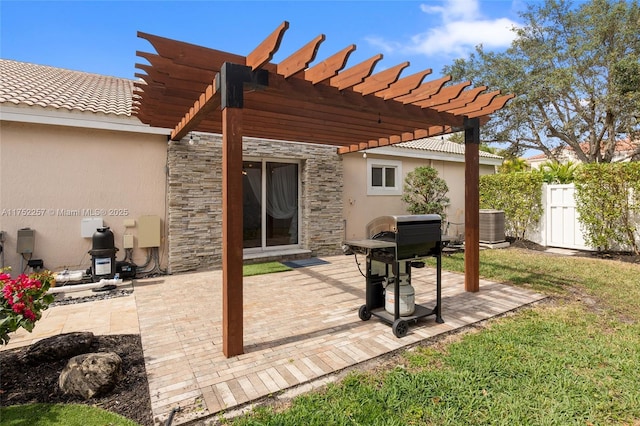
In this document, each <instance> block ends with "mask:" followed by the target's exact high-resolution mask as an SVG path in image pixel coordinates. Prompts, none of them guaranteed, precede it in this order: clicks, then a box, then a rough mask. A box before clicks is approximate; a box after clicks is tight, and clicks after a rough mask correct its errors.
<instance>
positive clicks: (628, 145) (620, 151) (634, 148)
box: [525, 138, 640, 169]
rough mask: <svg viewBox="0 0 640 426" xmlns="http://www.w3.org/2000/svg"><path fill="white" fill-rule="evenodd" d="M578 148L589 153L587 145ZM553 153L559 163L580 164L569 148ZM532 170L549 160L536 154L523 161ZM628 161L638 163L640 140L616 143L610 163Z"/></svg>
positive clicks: (543, 155)
mask: <svg viewBox="0 0 640 426" xmlns="http://www.w3.org/2000/svg"><path fill="white" fill-rule="evenodd" d="M580 148H581V149H582V151H583V152H585V153H586V152H588V151H589V148H590V146H589V144H588V143H582V144H580ZM554 153H557V155H556V157H557V159H558V161H559V162H560V163H563V164H564V163H568V162H569V161H571V162H573V163H580V162H581V161H580V160H579V159H578V157H577V156H576V153H575V150H574V149H573V148H572V147H570V146H563V147H559V148H556V149H555V150H554ZM525 160H526V161H527V163H529V165H530V166H531V168H532V169H538V168H540V166H541V165H542V164H544V163H547V162H548V161H549V160H550V159H549V157H547V155H546V154H544V153H543V154H538V155H534V156H532V157H528V158H526V159H525ZM628 161H640V140H637V141H635V142H631V140H630V139H629V138H627V139H623V140H620V141H618V142H617V143H616V147H615V151H614V153H613V157H612V159H611V162H612V163H617V162H628Z"/></svg>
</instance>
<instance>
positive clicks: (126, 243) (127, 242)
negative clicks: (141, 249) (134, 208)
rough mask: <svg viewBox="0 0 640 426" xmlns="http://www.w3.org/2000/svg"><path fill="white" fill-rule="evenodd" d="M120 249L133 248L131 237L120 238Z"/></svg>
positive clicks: (126, 235)
mask: <svg viewBox="0 0 640 426" xmlns="http://www.w3.org/2000/svg"><path fill="white" fill-rule="evenodd" d="M122 248H126V249H132V248H133V235H131V234H124V235H123V237H122Z"/></svg>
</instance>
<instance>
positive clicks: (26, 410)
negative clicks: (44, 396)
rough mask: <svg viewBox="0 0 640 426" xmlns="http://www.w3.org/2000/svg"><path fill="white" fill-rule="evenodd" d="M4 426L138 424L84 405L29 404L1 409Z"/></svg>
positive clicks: (113, 425)
mask: <svg viewBox="0 0 640 426" xmlns="http://www.w3.org/2000/svg"><path fill="white" fill-rule="evenodd" d="M0 424H2V425H3V426H27V425H28V426H136V425H137V423H136V422H134V421H132V420H129V419H126V418H124V417H122V416H119V415H117V414H115V413H111V412H109V411H106V410H103V409H101V408H98V407H90V406H88V405H83V404H28V405H15V406H10V407H2V408H0Z"/></svg>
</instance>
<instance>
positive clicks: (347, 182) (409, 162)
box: [344, 137, 503, 239]
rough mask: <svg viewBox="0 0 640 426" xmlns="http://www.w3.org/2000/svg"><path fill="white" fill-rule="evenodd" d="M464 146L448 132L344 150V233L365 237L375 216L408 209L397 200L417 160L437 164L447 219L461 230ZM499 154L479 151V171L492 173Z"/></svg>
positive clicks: (483, 173) (454, 231) (434, 166)
mask: <svg viewBox="0 0 640 426" xmlns="http://www.w3.org/2000/svg"><path fill="white" fill-rule="evenodd" d="M464 148H465V146H464V145H463V144H459V143H455V142H451V141H449V140H447V139H446V138H443V137H431V138H423V139H417V140H413V141H410V142H402V143H399V144H397V145H393V146H386V147H379V148H374V149H370V150H367V152H366V157H364V155H363V154H362V153H353V154H346V155H344V169H345V174H344V200H345V201H344V215H345V227H346V238H347V239H354V238H365V237H367V236H366V235H365V226H366V224H367V223H368V222H369V221H371V220H372V219H374V218H376V217H377V216H381V215H396V214H407V206H406V204H405V203H403V202H402V200H401V197H402V190H403V185H404V180H405V178H406V176H407V174H408V173H409V172H411V171H413V170H414V169H415V168H416V167H419V166H431V167H433V168H435V169H436V170H437V171H438V176H439V177H441V178H443V179H444V180H445V181H446V182H447V186H448V187H449V193H448V194H447V196H448V197H449V199H450V204H449V206H448V208H447V210H446V214H447V218H446V220H447V221H449V222H452V223H453V224H456V225H455V226H453V228H454V229H451V230H450V232H453V233H458V232H464V226H462V224H464V205H465V200H464V196H465V195H464V194H465V176H464V173H465V171H464V169H465V166H464ZM502 160H503V159H502V157H500V156H497V155H494V154H491V153H488V152H484V151H480V174H481V175H485V174H493V173H495V169H496V166H499V165H500V164H502ZM374 169H378V170H377V171H374ZM374 175H377V176H382V181H377V178H376V179H374V178H373V176H374ZM445 227H446V224H445Z"/></svg>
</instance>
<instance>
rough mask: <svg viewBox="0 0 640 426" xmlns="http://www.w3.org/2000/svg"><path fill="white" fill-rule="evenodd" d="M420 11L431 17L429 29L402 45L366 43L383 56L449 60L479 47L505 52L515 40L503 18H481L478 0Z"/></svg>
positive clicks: (447, 1)
mask: <svg viewBox="0 0 640 426" xmlns="http://www.w3.org/2000/svg"><path fill="white" fill-rule="evenodd" d="M513 1H518V0H513ZM505 3H506V2H505ZM506 4H509V3H506ZM505 9H509V8H505ZM420 10H421V11H422V12H424V13H425V14H428V15H433V16H434V18H433V20H434V22H435V25H433V26H432V27H431V28H430V29H428V30H426V31H424V32H422V33H419V34H416V35H414V36H412V37H410V38H409V39H408V40H407V41H404V42H399V41H391V40H386V39H383V38H380V37H369V38H368V39H367V41H368V42H369V43H370V44H372V45H374V46H376V47H378V48H380V49H382V50H383V52H385V53H389V52H394V51H396V52H397V51H400V52H410V53H418V54H423V55H426V56H432V55H439V56H445V57H450V58H451V57H463V56H467V55H468V54H469V53H470V52H472V51H473V50H474V49H475V47H476V46H477V45H479V44H482V45H483V46H484V47H485V48H487V49H490V50H493V49H503V48H507V47H509V45H510V44H511V42H512V41H513V40H514V39H515V33H514V32H513V31H512V28H513V27H517V26H518V24H517V23H516V22H515V21H512V20H511V19H509V18H506V17H499V16H496V17H492V18H488V17H486V16H484V15H483V14H482V13H481V9H480V3H479V0H443V1H442V2H441V3H439V4H434V3H429V4H422V5H421V6H420ZM494 10H495V9H494ZM494 14H495V12H494Z"/></svg>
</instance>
